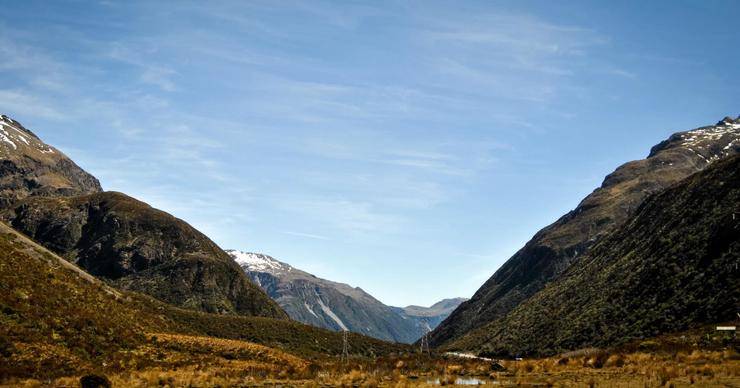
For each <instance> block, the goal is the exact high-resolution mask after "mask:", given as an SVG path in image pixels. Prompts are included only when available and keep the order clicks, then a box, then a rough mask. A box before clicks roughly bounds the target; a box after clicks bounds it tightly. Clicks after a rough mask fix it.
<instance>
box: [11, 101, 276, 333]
mask: <svg viewBox="0 0 740 388" xmlns="http://www.w3.org/2000/svg"><path fill="white" fill-rule="evenodd" d="M2 117H3V122H4V123H6V124H4V125H3V127H2V128H3V129H2V132H1V133H0V134H2V136H3V137H1V138H0V140H2V141H0V143H2V144H1V145H0V147H2V148H1V149H2V155H1V156H0V157H1V158H2V159H1V160H2V165H3V166H5V167H7V168H3V170H1V171H0V182H5V184H4V185H3V187H4V190H3V193H4V196H3V198H4V200H5V206H4V207H5V209H4V210H2V212H0V218H2V219H3V220H4V221H5V222H7V223H9V224H11V225H12V227H13V228H15V229H16V230H18V231H20V232H22V233H24V234H25V235H27V236H29V237H31V238H32V239H34V240H35V241H36V242H38V243H40V244H42V245H44V246H45V247H47V248H48V249H50V250H52V251H53V252H55V253H57V254H59V255H60V256H63V257H64V258H65V259H67V260H69V261H70V262H72V263H75V264H77V265H78V266H80V267H81V268H83V269H84V270H86V271H87V272H89V273H90V274H92V275H94V276H97V277H100V278H103V279H106V280H107V281H110V282H111V284H113V285H115V286H116V287H119V288H121V289H126V290H136V291H140V292H144V293H147V294H149V295H152V296H154V297H156V298H158V299H160V300H162V301H165V302H168V303H172V304H174V305H177V306H182V307H186V308H190V309H195V310H200V311H206V312H214V313H230V314H242V315H258V316H267V317H273V318H283V319H287V315H286V314H285V312H283V311H282V310H281V309H280V307H279V306H278V305H277V304H276V303H275V302H274V301H272V300H271V299H270V298H269V297H268V296H267V295H265V293H264V292H263V291H262V290H261V289H260V288H259V287H256V286H255V285H253V284H252V283H251V282H250V281H249V279H248V278H247V277H246V276H245V274H244V273H243V271H242V270H241V268H240V267H239V266H238V265H236V264H235V263H234V262H233V260H232V259H231V258H230V257H229V255H227V254H226V253H225V252H224V251H223V250H221V249H220V248H219V247H218V246H217V245H216V244H215V243H213V242H212V241H211V240H210V239H208V237H206V236H205V235H203V234H202V233H200V232H198V231H197V230H195V229H194V228H193V227H191V226H190V225H188V224H187V223H185V222H184V221H182V220H179V219H177V218H175V217H173V216H171V215H169V214H167V213H165V212H162V211H160V210H157V209H154V208H152V207H150V206H149V205H147V204H145V203H143V202H140V201H138V200H136V199H134V198H131V197H128V196H126V195H124V194H121V193H115V192H102V191H101V189H100V185H99V183H98V181H97V180H96V179H95V178H93V177H92V176H91V175H89V174H87V173H86V172H84V171H83V170H82V169H80V168H79V167H77V166H76V165H75V164H74V163H73V162H72V161H71V160H69V159H68V158H67V157H66V156H64V155H63V154H61V153H60V152H59V151H57V150H55V149H53V148H52V147H50V146H48V145H46V144H44V143H43V142H42V141H41V140H40V139H39V138H38V137H37V136H36V135H34V134H33V133H31V132H30V131H29V130H28V129H25V128H23V127H22V126H21V125H20V124H19V123H18V122H17V121H15V120H11V119H9V118H7V117H6V116H2ZM7 123H10V124H7ZM20 182H25V184H21V183H20ZM84 193H89V194H84ZM78 194H82V195H78Z"/></svg>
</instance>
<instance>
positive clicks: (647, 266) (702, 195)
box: [448, 155, 740, 356]
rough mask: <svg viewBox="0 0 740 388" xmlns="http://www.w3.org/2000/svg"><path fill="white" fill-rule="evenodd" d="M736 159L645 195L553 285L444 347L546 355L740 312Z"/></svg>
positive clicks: (739, 171) (727, 318)
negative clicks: (627, 217)
mask: <svg viewBox="0 0 740 388" xmlns="http://www.w3.org/2000/svg"><path fill="white" fill-rule="evenodd" d="M739 261H740V155H735V156H732V157H730V158H729V159H726V160H721V161H716V162H715V163H713V164H712V165H711V166H710V167H708V168H707V169H705V170H704V171H702V172H699V173H697V174H695V175H692V176H691V177H689V178H686V179H685V180H683V181H681V182H680V183H678V184H676V185H674V186H672V187H670V188H668V189H666V190H665V191H663V192H661V193H658V194H655V195H652V196H650V197H648V199H646V200H645V201H644V203H643V204H642V205H641V206H640V207H639V208H638V209H637V210H636V213H635V216H634V217H632V218H631V219H630V220H629V221H628V222H626V223H624V224H622V225H621V226H620V227H618V228H617V229H615V230H614V231H613V232H612V233H610V234H609V235H608V236H606V237H605V238H603V239H602V240H601V241H600V242H598V243H597V244H596V245H594V246H593V247H592V248H591V249H590V250H589V251H588V252H587V253H586V254H585V255H583V256H581V257H579V258H578V259H577V261H576V262H575V263H574V264H573V265H571V266H570V268H569V269H568V270H566V271H565V273H563V274H562V275H561V276H560V277H559V278H558V279H557V280H555V281H553V282H551V283H550V284H548V285H547V286H545V287H544V288H543V289H542V290H541V291H540V292H538V293H537V294H535V295H534V296H533V297H531V298H529V299H528V300H526V301H525V302H523V303H521V304H520V305H519V306H517V307H516V308H515V309H513V310H512V312H511V313H509V314H508V315H506V316H505V317H503V318H502V319H499V320H496V321H493V322H491V323H489V324H488V325H486V326H484V327H482V328H480V329H478V330H474V331H472V332H470V333H468V334H466V335H465V336H463V337H461V338H459V339H457V340H455V341H454V342H452V343H451V344H449V345H448V347H451V348H458V349H468V350H478V351H482V352H484V353H486V354H490V355H508V356H512V355H517V354H518V355H549V354H553V353H557V352H562V351H564V350H571V349H578V348H584V347H607V346H615V345H621V344H624V343H626V342H629V341H633V340H635V339H644V338H649V337H653V336H656V335H659V334H663V333H671V332H677V331H683V330H686V329H689V328H691V327H693V326H697V325H701V324H711V323H720V322H731V321H734V320H735V319H736V316H735V314H736V311H737V308H738V307H740V287H738V285H740V271H739V270H738V267H737V264H738V262H739Z"/></svg>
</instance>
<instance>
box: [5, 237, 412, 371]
mask: <svg viewBox="0 0 740 388" xmlns="http://www.w3.org/2000/svg"><path fill="white" fill-rule="evenodd" d="M178 339H183V340H185V341H187V342H189V343H192V344H194V345H197V346H183V343H181V342H180V341H178ZM218 339H229V340H234V341H249V343H256V344H261V345H264V346H268V347H269V349H268V348H265V347H264V346H263V347H254V346H252V345H249V346H251V347H252V348H256V349H257V352H249V354H244V353H243V352H239V351H235V350H236V349H238V348H243V347H244V346H247V345H246V344H242V343H241V342H234V341H226V342H224V341H222V340H218ZM222 343H225V344H226V345H228V346H226V348H225V349H219V347H218V346H216V345H219V344H222ZM350 343H351V347H350V352H351V354H354V355H364V356H382V355H387V354H389V353H391V352H402V351H408V349H407V348H405V347H403V346H400V345H395V344H390V343H387V342H382V341H379V340H375V339H372V338H368V337H364V336H360V335H356V334H352V335H351V336H350ZM237 345H238V348H237V347H236V346H237ZM283 352H287V353H292V354H293V355H295V356H299V357H305V358H315V357H326V356H328V355H331V356H335V355H338V354H341V352H342V336H341V335H339V334H336V333H333V332H331V331H328V330H323V329H318V328H314V327H311V326H307V325H303V324H300V323H298V322H294V321H288V320H277V319H272V318H263V317H247V316H239V315H217V314H209V313H203V312H198V311H193V310H186V309H181V308H177V307H173V306H171V305H168V304H165V303H163V302H160V301H159V300H157V299H154V298H151V297H149V296H146V295H143V294H139V293H135V292H130V291H122V290H118V289H116V288H113V287H111V286H109V285H108V284H106V283H105V282H102V281H100V280H98V279H97V278H95V277H93V276H92V275H90V274H88V273H87V272H85V271H83V270H82V269H80V268H79V267H77V266H75V265H74V264H72V263H69V262H68V261H66V260H65V259H63V258H61V257H59V256H57V255H55V254H54V253H53V252H50V251H48V250H47V249H45V248H43V247H41V246H40V245H38V244H36V243H35V242H33V241H31V240H30V239H28V238H27V237H25V236H23V235H21V234H20V233H18V232H17V231H15V230H13V229H12V228H10V227H9V226H7V225H6V224H4V223H0V381H3V382H5V381H6V379H8V378H31V377H33V378H35V379H46V378H54V377H60V376H75V375H77V376H80V375H82V374H86V373H90V372H91V371H98V372H99V373H105V374H115V373H121V371H122V370H132V369H140V370H143V369H149V368H164V369H178V368H183V367H185V366H187V365H198V368H206V367H207V366H208V364H209V363H214V362H224V363H232V362H238V360H240V359H243V358H244V357H247V358H248V359H251V360H255V359H256V360H257V361H259V362H265V363H277V364H278V366H281V368H284V367H285V361H286V359H288V360H290V359H295V357H291V356H288V357H286V356H285V355H281V354H282V353H283ZM219 358H223V359H224V360H221V361H219ZM241 365H244V364H241ZM278 370H279V369H278ZM75 383H76V382H75ZM10 384H11V385H13V384H12V382H11V383H10ZM154 384H155V385H156V382H155V383H154Z"/></svg>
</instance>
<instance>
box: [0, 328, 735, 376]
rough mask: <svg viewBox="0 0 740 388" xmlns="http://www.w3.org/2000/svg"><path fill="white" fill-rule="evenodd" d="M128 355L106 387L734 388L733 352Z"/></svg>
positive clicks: (158, 348) (149, 351)
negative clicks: (490, 356) (484, 356)
mask: <svg viewBox="0 0 740 388" xmlns="http://www.w3.org/2000/svg"><path fill="white" fill-rule="evenodd" d="M132 353H133V354H131V356H132V357H126V358H125V361H123V362H122V364H120V365H116V366H111V365H108V366H107V368H106V369H107V371H108V372H107V373H108V375H107V377H106V378H107V379H109V381H110V382H111V384H112V386H113V387H252V386H343V387H375V386H387V387H391V386H393V387H407V386H408V387H413V386H441V385H494V386H504V387H507V386H542V387H552V386H555V387H559V386H565V387H571V386H572V387H594V386H596V387H664V386H665V387H683V386H700V387H740V357H739V356H738V353H737V352H735V351H733V350H725V351H708V350H705V351H701V350H694V351H691V352H675V353H667V352H665V353H662V352H661V353H657V352H656V353H644V352H635V353H630V354H619V353H613V354H609V353H606V352H601V351H592V352H588V351H586V352H580V353H573V354H571V355H570V356H559V357H556V358H545V359H537V360H522V361H501V362H500V363H495V362H490V361H484V360H475V359H465V358H458V357H441V356H440V357H436V356H435V357H429V356H421V355H418V354H407V355H401V356H389V357H382V358H377V359H369V358H353V359H351V360H350V361H349V362H347V363H342V362H340V361H339V360H338V359H336V358H329V357H325V358H321V359H312V360H308V359H303V358H299V357H296V356H293V355H290V354H287V353H284V352H282V351H279V350H275V349H272V348H268V347H264V346H261V345H255V344H251V343H247V342H243V341H236V340H222V339H215V338H211V337H198V336H185V335H172V334H156V335H150V337H149V342H148V344H147V345H145V346H142V347H141V348H139V349H137V350H135V351H133V352H132ZM138 365H146V367H139V366H138ZM112 371H115V372H112ZM81 377H82V376H69V377H62V378H57V379H53V380H45V381H39V380H34V379H25V380H20V379H19V380H9V381H6V382H4V383H0V386H3V387H5V386H8V387H10V386H12V387H15V386H22V387H42V386H50V387H79V386H80V378H81Z"/></svg>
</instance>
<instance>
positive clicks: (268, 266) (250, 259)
mask: <svg viewBox="0 0 740 388" xmlns="http://www.w3.org/2000/svg"><path fill="white" fill-rule="evenodd" d="M226 253H228V254H229V255H230V256H231V257H232V258H233V259H234V261H236V262H237V264H239V265H240V266H242V268H245V269H246V270H247V271H250V272H267V273H276V272H285V271H290V269H291V267H290V266H289V265H287V264H283V263H281V262H279V261H277V260H275V259H273V258H272V257H270V256H267V255H262V254H259V253H249V252H241V251H235V250H227V251H226Z"/></svg>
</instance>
